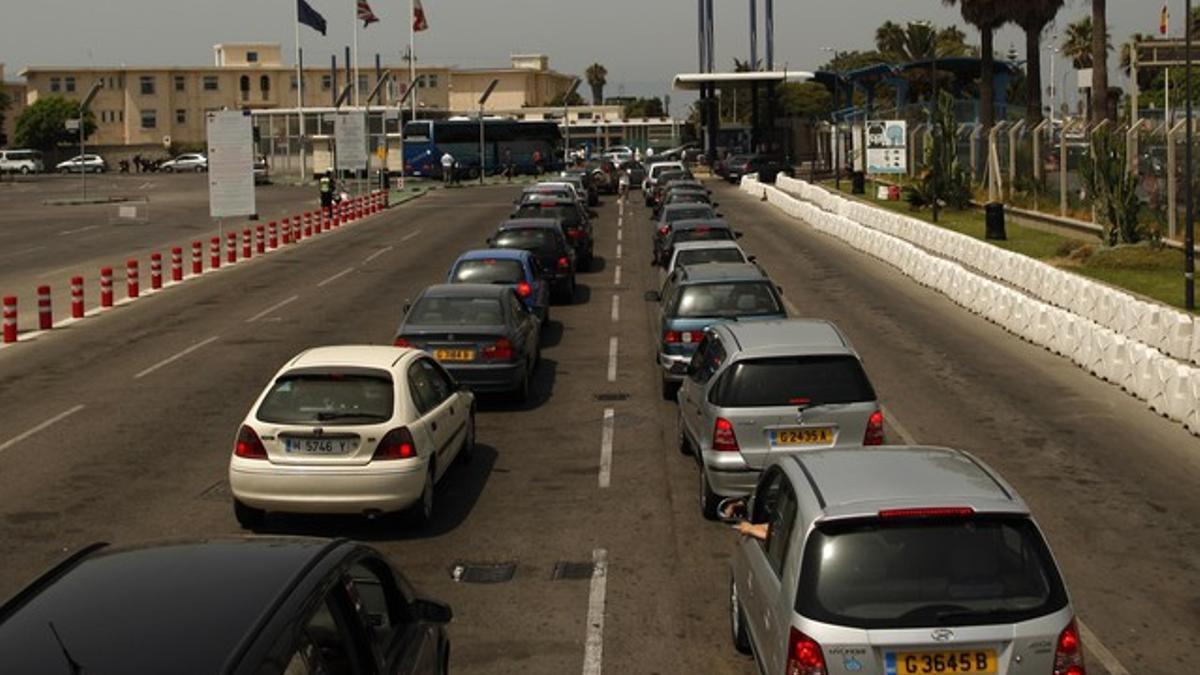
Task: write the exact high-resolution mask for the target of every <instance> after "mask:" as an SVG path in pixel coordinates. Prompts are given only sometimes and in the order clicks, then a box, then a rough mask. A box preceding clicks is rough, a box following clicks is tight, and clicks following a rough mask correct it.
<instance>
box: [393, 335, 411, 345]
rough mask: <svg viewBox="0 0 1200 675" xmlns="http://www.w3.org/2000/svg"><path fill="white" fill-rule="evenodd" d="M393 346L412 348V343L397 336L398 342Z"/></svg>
mask: <svg viewBox="0 0 1200 675" xmlns="http://www.w3.org/2000/svg"><path fill="white" fill-rule="evenodd" d="M392 346H393V347H411V346H412V343H411V342H409V341H408V340H405V339H404V338H402V337H399V336H397V337H396V340H395V341H394V342H392Z"/></svg>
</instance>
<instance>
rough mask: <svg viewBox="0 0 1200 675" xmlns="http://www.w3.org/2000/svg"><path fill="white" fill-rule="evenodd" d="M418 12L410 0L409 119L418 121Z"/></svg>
mask: <svg viewBox="0 0 1200 675" xmlns="http://www.w3.org/2000/svg"><path fill="white" fill-rule="evenodd" d="M416 17H417V11H416V7H415V6H414V3H413V0H408V86H409V88H410V89H413V90H414V91H413V93H412V114H411V115H410V117H409V119H411V120H415V119H417V92H416V91H415V89H416V88H417V39H416V36H417V31H416V26H415V25H414V22H415V21H416Z"/></svg>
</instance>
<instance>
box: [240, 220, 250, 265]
mask: <svg viewBox="0 0 1200 675" xmlns="http://www.w3.org/2000/svg"><path fill="white" fill-rule="evenodd" d="M249 257H250V228H248V227H247V228H246V229H244V230H242V258H243V259H245V258H249Z"/></svg>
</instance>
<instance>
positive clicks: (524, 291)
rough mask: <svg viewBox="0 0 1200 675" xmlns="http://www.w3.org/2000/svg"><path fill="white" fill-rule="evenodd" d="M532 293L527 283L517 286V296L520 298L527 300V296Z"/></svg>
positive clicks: (531, 287)
mask: <svg viewBox="0 0 1200 675" xmlns="http://www.w3.org/2000/svg"><path fill="white" fill-rule="evenodd" d="M532 292H533V286H530V285H529V282H528V281H522V282H520V283H519V284H517V295H519V296H521V297H522V298H528V297H529V294H530V293H532Z"/></svg>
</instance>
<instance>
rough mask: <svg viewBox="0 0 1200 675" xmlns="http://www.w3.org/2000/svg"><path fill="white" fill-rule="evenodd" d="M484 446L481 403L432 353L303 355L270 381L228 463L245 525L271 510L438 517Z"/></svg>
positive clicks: (365, 350)
mask: <svg viewBox="0 0 1200 675" xmlns="http://www.w3.org/2000/svg"><path fill="white" fill-rule="evenodd" d="M474 446H475V396H474V394H472V393H471V392H470V391H469V390H467V389H465V388H461V387H459V385H458V383H457V382H455V381H454V378H453V377H451V376H450V375H449V374H448V373H447V372H446V371H445V370H444V369H443V368H442V366H441V365H439V364H438V363H437V361H435V360H434V359H433V357H432V356H430V355H429V354H427V353H425V352H423V351H420V350H417V349H407V348H401V347H384V346H336V347H318V348H315V349H310V350H307V351H305V352H302V353H301V354H300V355H298V356H296V357H295V358H293V359H292V360H291V361H289V362H288V363H287V365H285V366H284V367H283V368H282V369H280V370H279V372H278V373H276V375H275V377H273V378H271V382H270V383H269V384H268V385H267V387H266V389H265V390H264V391H263V393H262V395H261V396H259V398H258V400H257V401H255V403H254V406H253V407H252V408H251V409H250V413H249V414H248V415H247V416H246V419H245V420H244V421H243V422H242V426H241V428H240V429H239V430H238V434H237V440H236V441H235V444H234V449H233V454H232V455H231V456H230V459H229V487H230V491H231V492H232V493H233V508H234V515H235V516H236V517H237V519H238V522H239V523H240V524H241V525H242V526H243V527H246V528H253V527H256V526H258V525H259V524H261V523H262V521H263V518H264V516H265V515H266V513H267V512H269V511H276V512H289V513H333V514H363V515H366V516H368V517H373V516H377V515H383V514H386V513H391V512H398V511H405V510H409V511H410V513H409V515H410V516H411V518H412V520H413V522H414V524H417V525H425V524H427V523H428V522H429V521H430V519H431V518H432V517H433V512H434V489H435V486H436V485H437V482H438V481H439V480H441V478H442V477H443V476H445V474H446V471H447V469H449V468H450V465H451V464H452V463H453V462H454V460H455V458H457V457H458V456H460V455H462V456H464V458H465V457H467V456H469V455H470V453H471V451H472V450H473V449H474Z"/></svg>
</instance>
